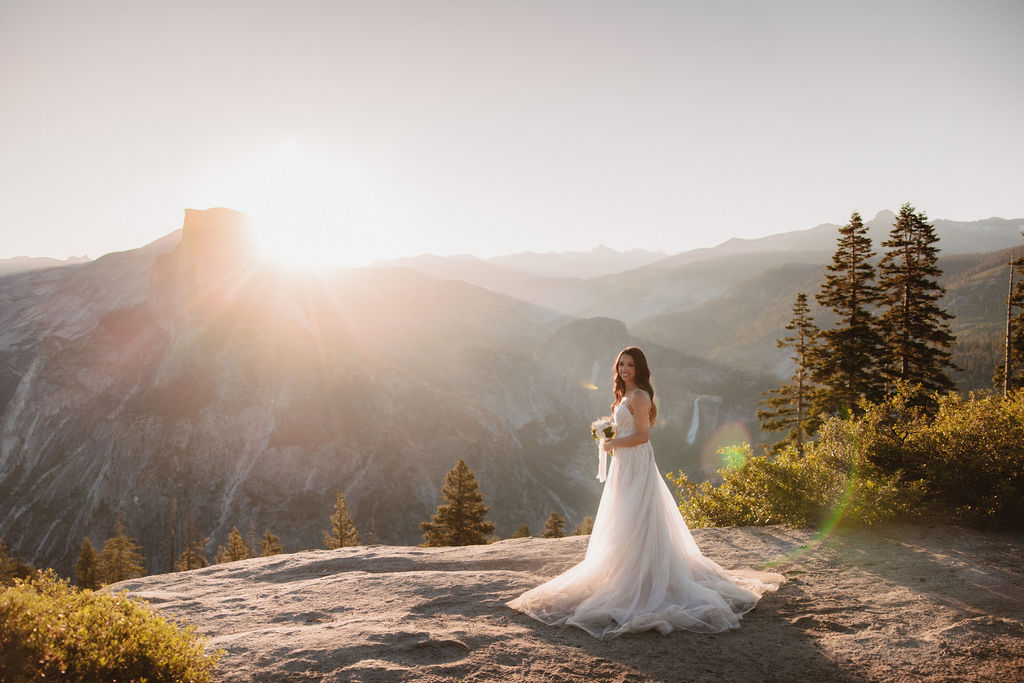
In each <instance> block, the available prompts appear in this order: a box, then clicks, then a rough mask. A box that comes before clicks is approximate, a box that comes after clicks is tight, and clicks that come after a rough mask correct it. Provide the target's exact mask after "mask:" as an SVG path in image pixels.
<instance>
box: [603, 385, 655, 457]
mask: <svg viewBox="0 0 1024 683" xmlns="http://www.w3.org/2000/svg"><path fill="white" fill-rule="evenodd" d="M626 407H627V408H629V412H630V413H632V414H633V423H634V424H635V425H636V433H635V434H630V435H629V436H623V437H616V438H614V439H607V440H605V441H604V443H603V445H602V448H604V450H606V451H613V450H615V449H616V448H632V447H633V446H639V445H640V444H643V443H647V442H648V441H650V437H651V418H650V417H649V416H650V414H651V397H650V396H649V395H648V394H647V392H646V391H644V390H643V389H638V390H636V391H634V392H633V393H632V394H631V395H630V397H629V398H628V399H627V401H626Z"/></svg>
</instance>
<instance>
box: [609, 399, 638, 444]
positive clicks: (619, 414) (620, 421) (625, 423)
mask: <svg viewBox="0 0 1024 683" xmlns="http://www.w3.org/2000/svg"><path fill="white" fill-rule="evenodd" d="M612 417H613V418H614V419H615V436H616V437H619V436H630V435H632V434H635V433H636V423H634V422H633V414H632V413H631V412H629V408H627V407H626V402H625V400H623V401H622V402H621V403H619V405H617V406H615V412H614V413H612Z"/></svg>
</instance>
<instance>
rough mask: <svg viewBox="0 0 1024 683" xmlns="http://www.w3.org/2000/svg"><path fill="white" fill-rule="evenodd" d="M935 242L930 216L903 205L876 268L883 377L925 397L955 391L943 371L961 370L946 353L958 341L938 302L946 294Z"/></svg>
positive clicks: (949, 316)
mask: <svg viewBox="0 0 1024 683" xmlns="http://www.w3.org/2000/svg"><path fill="white" fill-rule="evenodd" d="M938 241H939V237H938V235H936V234H935V228H934V227H933V226H932V225H931V224H929V223H928V217H927V216H926V215H925V214H924V213H923V212H915V211H914V207H913V206H911V205H910V204H909V203H908V204H904V205H903V206H902V207H900V213H899V216H898V217H897V218H896V222H895V223H894V224H893V226H892V230H891V231H890V233H889V239H888V240H887V241H885V242H883V243H882V246H884V247H885V248H886V252H885V256H884V257H882V260H881V261H880V262H879V264H878V269H879V280H878V287H879V304H880V305H881V307H882V309H883V312H882V314H881V315H880V316H879V317H878V328H879V332H880V336H881V337H882V341H883V349H884V363H883V367H882V372H883V375H884V376H885V378H886V380H887V381H889V382H895V380H904V381H907V382H913V383H915V384H920V385H921V387H922V388H923V389H925V394H924V395H927V394H928V393H931V392H933V391H951V390H953V389H954V385H953V381H952V380H951V379H950V378H949V375H947V374H946V370H945V369H946V368H953V369H957V370H958V369H959V368H957V367H956V366H955V365H954V364H953V361H952V357H953V355H952V353H950V351H949V349H950V348H951V347H952V346H953V343H954V342H955V341H956V337H954V336H953V335H952V334H951V333H950V328H949V323H948V322H947V321H948V320H951V319H952V318H953V316H951V315H950V314H949V313H947V312H946V311H945V310H944V309H942V308H940V307H939V303H938V302H939V299H941V298H942V295H943V294H945V290H944V289H943V288H942V287H940V286H939V282H938V279H939V277H941V275H942V271H941V270H940V269H939V266H938V261H939V250H938V248H937V247H936V246H935V244H936V243H937V242H938Z"/></svg>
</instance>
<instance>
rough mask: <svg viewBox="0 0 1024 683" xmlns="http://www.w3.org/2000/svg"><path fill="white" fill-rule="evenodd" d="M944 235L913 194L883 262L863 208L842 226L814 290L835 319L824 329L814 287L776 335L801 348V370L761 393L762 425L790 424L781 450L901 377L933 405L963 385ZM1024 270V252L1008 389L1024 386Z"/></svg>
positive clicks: (1018, 264) (799, 444) (1015, 293)
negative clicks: (957, 378) (957, 381)
mask: <svg viewBox="0 0 1024 683" xmlns="http://www.w3.org/2000/svg"><path fill="white" fill-rule="evenodd" d="M938 242H939V237H938V235H937V234H936V233H935V229H934V226H933V225H932V224H931V223H929V222H928V217H927V215H926V214H925V213H924V212H921V211H917V210H916V209H915V208H914V207H913V206H912V205H911V204H909V203H907V204H904V205H903V206H902V207H901V208H900V212H899V215H898V216H897V217H896V220H895V222H894V223H893V225H892V229H891V230H890V232H889V237H888V239H887V240H886V241H884V242H882V247H884V253H883V255H882V257H881V259H880V260H878V262H877V266H876V265H875V263H874V261H873V257H875V256H876V253H875V251H874V250H873V246H872V243H871V238H870V237H869V236H868V230H867V227H866V226H865V225H864V222H863V220H862V219H861V216H860V214H859V213H857V212H854V213H853V214H852V215H851V217H850V221H849V222H848V223H847V224H846V225H844V226H842V227H841V228H839V236H838V238H837V246H836V251H835V253H834V254H833V256H832V263H831V264H829V265H828V266H827V270H826V276H825V280H824V282H823V283H822V284H821V288H820V290H819V291H818V292H817V293H816V294H815V297H814V298H815V300H816V301H817V303H818V304H819V305H820V306H821V307H822V308H823V309H826V310H829V311H831V313H832V314H833V315H834V317H835V322H834V324H833V325H832V326H831V327H828V328H825V329H820V328H818V326H817V325H816V324H815V322H814V319H813V317H812V316H811V309H810V306H809V304H808V297H807V293H806V292H799V293H798V294H797V296H796V300H795V302H794V303H793V308H792V318H791V319H790V321H789V323H788V324H787V325H786V329H787V330H789V331H790V332H791V334H789V335H787V336H785V337H783V338H782V339H778V340H776V343H777V345H778V346H779V347H780V348H787V349H790V350H791V352H792V359H793V362H794V366H795V369H794V372H793V375H792V376H791V377H790V379H789V380H787V381H786V382H783V383H782V385H781V386H779V387H778V388H777V389H774V390H772V391H770V392H767V393H766V396H765V398H764V399H762V401H761V402H760V405H761V409H760V410H758V418H759V419H760V421H761V428H762V429H763V430H765V431H770V432H783V433H784V436H783V438H782V439H781V440H780V441H778V442H777V443H775V444H774V445H773V446H772V447H771V449H770V450H771V451H772V452H778V451H779V450H781V449H782V448H783V447H785V446H787V445H792V446H794V447H795V448H796V449H797V451H798V452H803V450H804V446H805V444H806V442H807V440H808V439H809V438H810V437H811V435H813V434H815V433H816V432H817V430H818V428H819V427H820V426H821V424H822V421H823V420H824V419H825V418H827V417H829V416H840V417H849V416H856V415H858V414H860V412H862V408H861V406H862V402H863V401H867V402H877V401H880V400H882V399H883V398H884V397H885V396H886V395H887V394H889V393H891V392H892V391H893V390H894V388H895V387H896V386H897V385H898V384H899V383H900V382H905V383H910V384H913V385H916V386H919V387H920V389H921V391H919V392H916V393H915V394H914V395H915V399H914V400H915V401H917V402H918V403H919V404H920V405H921V407H922V408H925V409H926V410H928V411H930V412H934V409H935V407H936V405H937V404H936V402H935V399H934V395H935V394H936V392H949V391H952V390H954V388H955V387H954V384H953V381H952V380H951V379H950V377H949V374H948V371H949V370H959V369H960V368H958V367H957V366H956V365H955V364H954V363H953V361H952V352H951V349H952V347H953V345H954V344H955V343H956V337H955V336H954V335H953V334H952V332H951V331H950V325H949V321H950V320H951V319H952V317H953V316H952V315H950V314H949V312H948V311H946V310H945V309H944V308H943V307H942V306H941V303H940V302H941V299H942V296H943V295H944V294H945V290H944V289H943V288H942V287H941V286H940V285H939V278H940V277H941V275H942V271H941V269H940V268H939V265H938V257H939V248H938V246H937V245H938ZM1021 273H1024V259H1021V258H1019V259H1016V260H1014V259H1012V258H1011V260H1010V288H1009V293H1008V297H1007V323H1006V333H1005V335H1004V339H1003V350H1004V362H1002V363H1000V364H999V366H998V367H997V368H996V369H995V378H994V382H996V383H997V385H999V386H1000V388H1001V389H1002V391H1003V393H1004V395H1006V394H1007V393H1009V392H1010V391H1012V389H1014V388H1017V387H1021V386H1024V279H1021V280H1019V281H1017V282H1016V284H1015V283H1014V274H1021ZM1004 378H1005V381H1004Z"/></svg>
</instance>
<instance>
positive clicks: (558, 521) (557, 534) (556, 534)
mask: <svg viewBox="0 0 1024 683" xmlns="http://www.w3.org/2000/svg"><path fill="white" fill-rule="evenodd" d="M563 536H565V520H564V519H562V515H560V514H558V513H557V512H555V511H554V510H552V511H551V514H550V515H548V520H547V521H546V522H544V538H562V537H563Z"/></svg>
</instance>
